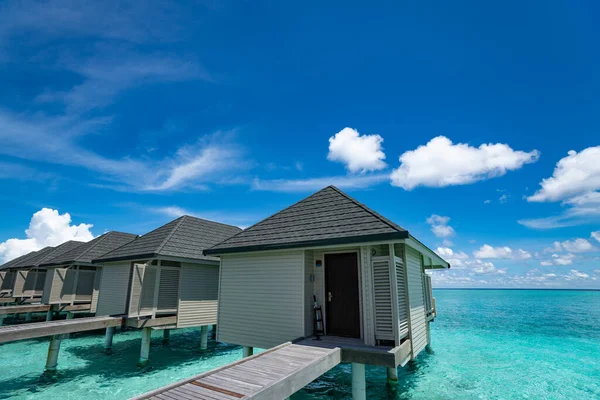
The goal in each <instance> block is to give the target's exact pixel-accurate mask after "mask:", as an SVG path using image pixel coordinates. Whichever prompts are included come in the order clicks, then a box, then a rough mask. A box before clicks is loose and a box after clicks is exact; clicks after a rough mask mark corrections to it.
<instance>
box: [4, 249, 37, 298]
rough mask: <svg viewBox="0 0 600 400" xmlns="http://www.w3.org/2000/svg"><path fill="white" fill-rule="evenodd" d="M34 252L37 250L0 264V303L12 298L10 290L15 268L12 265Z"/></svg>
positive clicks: (31, 255) (11, 289)
mask: <svg viewBox="0 0 600 400" xmlns="http://www.w3.org/2000/svg"><path fill="white" fill-rule="evenodd" d="M36 253H37V251H31V252H29V253H27V254H24V255H22V256H20V257H17V258H14V259H12V260H10V261H8V262H6V263H4V264H2V265H0V299H2V300H1V301H0V303H11V302H12V301H13V300H14V298H13V297H12V291H13V286H14V284H15V275H16V270H14V269H12V267H14V266H15V265H17V264H19V263H20V262H22V261H25V260H27V259H28V258H31V257H33V256H34V255H35V254H36Z"/></svg>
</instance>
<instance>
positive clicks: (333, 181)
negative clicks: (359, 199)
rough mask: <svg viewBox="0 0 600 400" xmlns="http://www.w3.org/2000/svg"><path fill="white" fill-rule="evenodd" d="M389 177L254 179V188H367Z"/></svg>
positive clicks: (280, 190) (290, 190)
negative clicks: (332, 186) (333, 186)
mask: <svg viewBox="0 0 600 400" xmlns="http://www.w3.org/2000/svg"><path fill="white" fill-rule="evenodd" d="M387 179H388V177H387V175H385V174H377V175H351V176H329V177H322V178H308V179H274V180H263V179H258V178H257V179H254V181H253V183H252V188H253V189H254V190H264V191H269V192H314V191H315V190H320V189H323V188H324V187H326V186H329V185H335V186H337V187H338V188H340V189H366V188H368V187H371V186H373V185H376V184H379V183H382V182H385V181H386V180H387Z"/></svg>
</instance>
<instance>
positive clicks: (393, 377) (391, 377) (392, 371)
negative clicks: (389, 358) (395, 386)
mask: <svg viewBox="0 0 600 400" xmlns="http://www.w3.org/2000/svg"><path fill="white" fill-rule="evenodd" d="M387 380H388V382H398V369H397V368H387Z"/></svg>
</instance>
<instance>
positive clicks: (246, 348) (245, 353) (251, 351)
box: [242, 346, 254, 358]
mask: <svg viewBox="0 0 600 400" xmlns="http://www.w3.org/2000/svg"><path fill="white" fill-rule="evenodd" d="M252 354H254V348H253V347H250V346H244V347H243V348H242V356H243V357H244V358H246V357H250V356H251V355H252Z"/></svg>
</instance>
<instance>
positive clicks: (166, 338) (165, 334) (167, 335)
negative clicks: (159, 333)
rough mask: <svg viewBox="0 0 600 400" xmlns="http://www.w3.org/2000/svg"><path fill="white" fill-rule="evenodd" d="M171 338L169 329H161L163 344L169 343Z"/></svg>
mask: <svg viewBox="0 0 600 400" xmlns="http://www.w3.org/2000/svg"><path fill="white" fill-rule="evenodd" d="M170 337H171V330H170V329H163V340H162V341H163V343H169V338H170Z"/></svg>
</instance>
